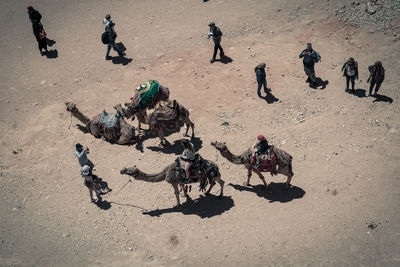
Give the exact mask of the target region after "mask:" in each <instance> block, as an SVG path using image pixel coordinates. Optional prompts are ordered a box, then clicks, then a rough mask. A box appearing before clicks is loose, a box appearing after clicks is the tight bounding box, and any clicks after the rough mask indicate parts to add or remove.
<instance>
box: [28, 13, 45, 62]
mask: <svg viewBox="0 0 400 267" xmlns="http://www.w3.org/2000/svg"><path fill="white" fill-rule="evenodd" d="M27 9H28V15H29V19H30V20H31V22H32V30H33V34H34V35H35V38H36V41H37V42H38V47H39V51H40V53H41V55H44V54H43V53H42V49H44V51H45V53H47V39H46V32H45V31H44V29H43V25H42V23H41V22H40V20H41V19H42V15H40V13H39V11H37V10H35V9H34V8H33V7H32V6H28V7H27Z"/></svg>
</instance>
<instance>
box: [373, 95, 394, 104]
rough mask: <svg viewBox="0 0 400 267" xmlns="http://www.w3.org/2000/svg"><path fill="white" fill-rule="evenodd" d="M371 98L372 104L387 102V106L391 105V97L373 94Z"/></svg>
mask: <svg viewBox="0 0 400 267" xmlns="http://www.w3.org/2000/svg"><path fill="white" fill-rule="evenodd" d="M372 97H374V98H375V100H374V101H372V102H387V103H389V104H392V103H393V99H392V98H391V97H388V96H385V95H380V94H375V95H373V96H372Z"/></svg>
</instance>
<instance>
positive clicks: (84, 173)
mask: <svg viewBox="0 0 400 267" xmlns="http://www.w3.org/2000/svg"><path fill="white" fill-rule="evenodd" d="M89 173H90V167H89V166H88V165H85V166H83V167H82V172H81V174H82V176H83V177H86V176H88V175H89Z"/></svg>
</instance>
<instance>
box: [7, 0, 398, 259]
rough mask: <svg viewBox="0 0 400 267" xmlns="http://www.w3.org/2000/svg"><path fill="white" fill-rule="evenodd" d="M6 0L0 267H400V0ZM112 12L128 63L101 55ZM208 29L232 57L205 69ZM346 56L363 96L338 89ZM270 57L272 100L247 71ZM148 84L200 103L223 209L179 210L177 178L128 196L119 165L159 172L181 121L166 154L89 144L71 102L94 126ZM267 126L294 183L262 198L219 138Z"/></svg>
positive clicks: (200, 126)
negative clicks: (93, 181) (312, 55)
mask: <svg viewBox="0 0 400 267" xmlns="http://www.w3.org/2000/svg"><path fill="white" fill-rule="evenodd" d="M0 3H1V7H2V8H1V10H0V22H1V25H2V27H1V29H0V31H1V32H0V36H1V39H0V40H1V42H0V48H1V51H2V54H1V64H0V68H1V69H0V81H1V87H0V94H1V97H0V112H1V117H0V125H1V127H0V142H1V150H0V195H1V201H0V214H1V218H0V240H1V244H0V265H1V266H188V265H192V266H266V265H268V266H399V264H400V241H399V240H400V233H399V227H398V226H399V225H400V212H399V211H400V210H399V203H400V194H399V192H400V180H399V178H400V174H399V173H400V167H399V166H400V157H399V148H400V136H399V130H400V105H399V100H400V99H399V97H400V91H399V85H400V79H399V75H400V67H399V64H398V63H399V59H400V58H399V56H400V49H399V48H400V46H399V41H398V40H399V34H400V23H399V20H398V16H399V9H398V4H399V2H398V1H388V0H386V1H383V0H380V1H378V2H377V3H376V4H374V2H371V1H368V3H367V1H361V0H357V1H353V2H349V1H341V0H340V1H339V0H338V1H333V0H332V1H329V0H327V1H311V0H298V1H289V0H268V1H267V0H249V1H247V0H242V1H239V0H219V1H214V0H210V1H208V2H203V1H201V0H196V1H195V0H162V1H161V0H158V1H157V0H135V1H134V0H131V1H127V0H119V1H112V0H108V1H94V0H79V1H78V0H69V1H62V0H52V1H45V0H38V1H33V2H28V1H11V0H1V1H0ZM371 3H372V4H374V5H373V6H372V7H371V5H372V4H371ZM30 4H32V5H33V6H34V7H35V8H37V9H38V10H39V11H40V12H41V14H42V15H43V19H42V23H43V25H44V27H45V29H46V31H47V34H48V38H49V39H51V40H54V41H55V44H54V45H53V46H52V47H50V49H51V50H52V51H51V53H50V56H49V57H46V56H41V55H40V54H39V52H38V49H37V44H36V40H35V39H34V36H33V34H32V27H31V23H30V21H29V19H28V14H27V12H26V6H28V5H30ZM374 7H376V8H377V9H376V10H375V12H373V11H371V10H369V12H370V13H374V14H369V13H368V12H366V8H369V9H371V8H374ZM352 12H353V13H352ZM357 12H358V13H357ZM384 12H386V13H384ZM106 13H111V16H112V19H113V20H114V22H115V23H116V26H115V29H116V31H117V33H118V39H117V42H122V43H123V45H124V46H125V47H126V53H127V56H126V58H125V59H120V58H118V57H115V56H116V53H115V52H114V51H112V52H111V53H112V56H113V57H114V58H113V59H112V61H105V60H104V56H105V50H106V47H105V46H104V45H103V44H102V43H101V41H100V35H101V33H102V32H103V30H104V28H103V24H102V19H103V17H104V15H105V14H106ZM356 13H357V14H358V15H357V16H355V15H354V14H356ZM393 14H394V15H393ZM392 15H393V17H391V16H392ZM358 16H359V17H358ZM380 16H381V17H380ZM380 18H381V19H380ZM210 21H215V22H216V24H217V26H219V27H220V28H221V29H222V31H223V33H224V37H223V40H222V46H223V47H224V49H225V53H226V55H227V56H228V57H229V58H230V59H231V62H215V63H214V64H210V63H209V59H210V57H211V53H212V47H213V44H212V41H211V40H208V39H207V38H206V37H207V33H208V27H207V25H208V23H209V22H210ZM307 42H312V43H313V47H314V48H315V49H316V50H317V51H318V52H319V53H320V54H321V56H322V61H321V62H320V63H318V64H317V65H316V73H317V76H319V77H321V79H322V80H323V81H328V84H327V86H326V88H325V89H317V90H315V89H312V88H310V87H308V85H307V84H306V83H305V82H304V81H305V78H306V76H305V74H304V71H303V66H302V62H301V59H299V58H298V55H299V53H300V51H301V50H302V49H304V47H305V44H306V43H307ZM350 56H352V57H354V58H355V59H356V60H357V61H358V64H359V70H360V80H359V81H357V83H356V88H357V94H356V95H349V94H346V93H345V92H344V88H345V81H344V77H343V76H342V73H341V67H342V64H343V63H344V61H345V60H346V59H347V58H348V57H350ZM377 60H380V61H382V62H383V65H384V67H385V69H386V80H385V82H384V83H383V85H382V88H381V90H380V92H379V93H380V94H381V96H380V97H378V98H372V97H364V95H365V90H368V84H367V83H366V80H367V77H368V70H367V67H368V65H370V64H373V63H374V62H375V61H377ZM263 61H264V62H266V63H267V66H268V74H267V80H268V86H269V87H270V88H272V93H273V95H274V97H275V99H271V98H270V99H268V101H266V100H264V99H260V98H258V97H257V94H256V86H257V84H256V82H255V75H254V70H253V68H254V67H255V66H256V65H257V64H258V63H260V62H263ZM225 63H226V64H225ZM149 79H156V80H158V81H160V83H161V84H164V85H166V86H168V87H169V88H170V90H171V95H170V97H171V98H173V99H177V100H178V101H179V102H180V103H182V104H183V105H184V106H186V107H187V108H188V109H189V110H190V112H191V118H192V120H193V121H194V123H195V125H196V126H195V133H196V139H194V141H193V142H194V144H195V146H196V149H197V150H198V151H199V152H200V153H201V155H203V157H205V158H207V159H210V160H214V161H216V162H217V163H218V165H219V167H220V169H221V172H222V179H223V180H225V182H226V183H225V185H226V186H225V192H224V193H225V196H224V197H223V198H222V199H217V198H216V197H215V195H217V194H218V190H219V189H218V186H216V187H215V189H213V191H212V193H213V195H214V196H210V197H204V196H202V195H201V194H200V192H198V185H195V186H194V187H193V190H192V192H191V193H190V195H191V198H192V199H191V200H188V201H187V202H185V200H184V199H182V201H183V202H185V203H184V204H183V207H182V208H181V209H173V208H172V207H173V205H175V196H174V194H173V189H172V187H171V186H170V185H168V184H167V183H165V182H162V183H155V184H152V183H145V182H142V181H135V180H133V181H132V183H129V184H128V185H127V186H126V187H125V188H123V190H121V191H120V189H121V188H122V187H123V186H124V185H125V184H126V183H127V181H128V177H127V176H123V175H120V174H119V170H120V169H121V168H123V167H126V166H133V165H137V166H138V167H139V168H140V169H141V170H143V171H146V172H148V173H155V172H158V171H160V170H162V169H163V168H164V167H165V166H166V165H167V164H169V163H171V162H172V161H173V160H174V159H175V158H176V157H177V156H178V155H179V154H180V153H181V152H182V147H181V145H180V142H179V140H181V139H182V138H183V136H182V133H183V130H184V129H183V128H182V129H181V130H180V132H174V133H170V134H168V135H167V137H166V138H167V140H168V141H169V143H170V144H169V145H167V146H166V147H165V148H162V149H161V148H159V147H158V146H157V145H158V142H159V140H158V138H156V136H155V135H147V136H146V137H145V138H144V139H143V140H142V142H140V143H139V144H137V145H133V146H120V145H115V144H110V143H109V142H106V141H104V140H102V139H96V138H94V137H93V136H91V135H90V134H84V133H83V132H81V131H80V130H79V129H77V127H76V126H75V125H76V124H77V123H78V121H77V120H76V119H72V125H71V117H70V114H69V113H68V112H67V111H66V110H65V105H64V101H66V100H68V101H73V102H75V103H76V104H77V106H78V107H79V108H80V109H81V111H82V112H83V113H85V114H87V115H88V116H94V115H96V114H98V113H100V112H101V111H102V110H103V109H105V110H107V111H112V110H113V106H114V105H115V104H117V103H124V102H126V101H128V100H129V98H130V97H131V96H132V95H133V92H134V89H135V88H136V86H137V85H139V84H140V83H143V82H144V81H146V80H149ZM225 122H228V123H229V125H226V124H227V123H225ZM132 124H133V125H134V126H137V122H136V121H134V122H132ZM146 127H147V126H146ZM260 133H262V134H264V135H265V136H266V137H267V138H268V139H269V140H270V143H272V144H274V145H275V146H277V147H279V148H281V149H283V150H285V151H287V152H289V153H290V154H291V155H292V156H293V164H294V173H295V176H294V178H293V180H292V185H293V186H292V188H291V189H290V190H289V191H284V190H283V188H282V183H283V182H285V177H284V176H282V175H279V176H276V177H271V176H270V175H269V174H267V175H266V179H267V182H268V183H270V187H269V189H268V190H267V191H264V190H263V189H262V186H261V181H260V180H259V179H258V178H257V177H256V175H254V176H253V178H252V181H251V184H252V186H250V187H245V186H243V185H242V183H243V181H244V180H245V179H246V174H247V172H246V170H245V168H244V167H243V166H239V165H232V164H231V163H229V162H228V161H227V160H225V159H224V158H222V157H221V155H219V154H218V153H217V152H216V150H215V149H214V148H213V147H211V146H210V142H211V141H215V140H218V141H225V142H227V144H228V146H229V148H230V149H231V150H232V151H233V152H236V153H239V152H241V151H242V150H244V149H246V148H247V147H248V146H250V145H251V144H252V143H253V142H255V138H256V136H257V135H258V134H260ZM76 142H80V143H82V144H85V145H87V146H88V147H89V148H90V154H89V158H90V159H91V160H92V161H93V162H94V163H95V165H96V173H97V174H98V175H99V176H100V177H102V178H103V179H104V180H105V181H107V182H108V184H109V186H110V187H111V188H112V189H113V191H112V192H111V193H109V194H107V195H105V196H104V197H103V200H104V202H103V203H102V205H99V206H96V205H95V204H92V203H90V202H89V196H88V192H87V189H86V188H85V187H84V185H83V182H82V178H81V177H80V167H79V165H78V162H77V159H76V158H75V156H74V150H75V143H76Z"/></svg>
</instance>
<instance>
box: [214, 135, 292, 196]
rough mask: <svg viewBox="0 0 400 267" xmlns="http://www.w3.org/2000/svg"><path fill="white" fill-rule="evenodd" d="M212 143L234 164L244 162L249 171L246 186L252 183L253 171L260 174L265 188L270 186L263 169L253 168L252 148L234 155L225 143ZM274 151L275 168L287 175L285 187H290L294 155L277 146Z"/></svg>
mask: <svg viewBox="0 0 400 267" xmlns="http://www.w3.org/2000/svg"><path fill="white" fill-rule="evenodd" d="M211 145H212V146H214V147H215V148H216V149H217V150H219V152H220V153H221V155H222V156H223V157H224V158H226V159H227V160H228V161H230V162H232V163H233V164H243V165H244V166H245V167H246V168H247V171H248V173H247V182H244V183H243V184H244V185H245V186H249V185H250V178H251V175H252V172H255V173H256V174H257V175H258V177H260V179H261V181H262V182H263V183H264V189H267V188H268V185H267V183H266V182H265V179H264V176H263V175H262V174H261V171H257V170H255V169H254V168H253V167H254V166H253V165H254V164H252V161H251V158H252V152H251V151H252V150H251V148H249V149H247V150H246V151H244V152H243V153H241V154H240V155H234V154H232V153H231V152H230V151H229V149H228V147H227V145H226V144H225V143H221V142H217V141H215V142H211ZM272 151H273V152H272V153H273V155H274V156H275V158H276V162H275V166H273V170H276V167H278V170H277V173H280V174H283V175H285V176H287V181H286V183H285V188H286V189H289V187H290V181H291V180H292V177H293V175H294V173H293V171H292V156H291V155H289V154H288V153H287V152H285V151H283V150H281V149H279V148H276V147H273V150H272ZM274 172H275V171H274ZM270 173H271V175H274V174H276V172H275V173H273V172H270Z"/></svg>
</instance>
